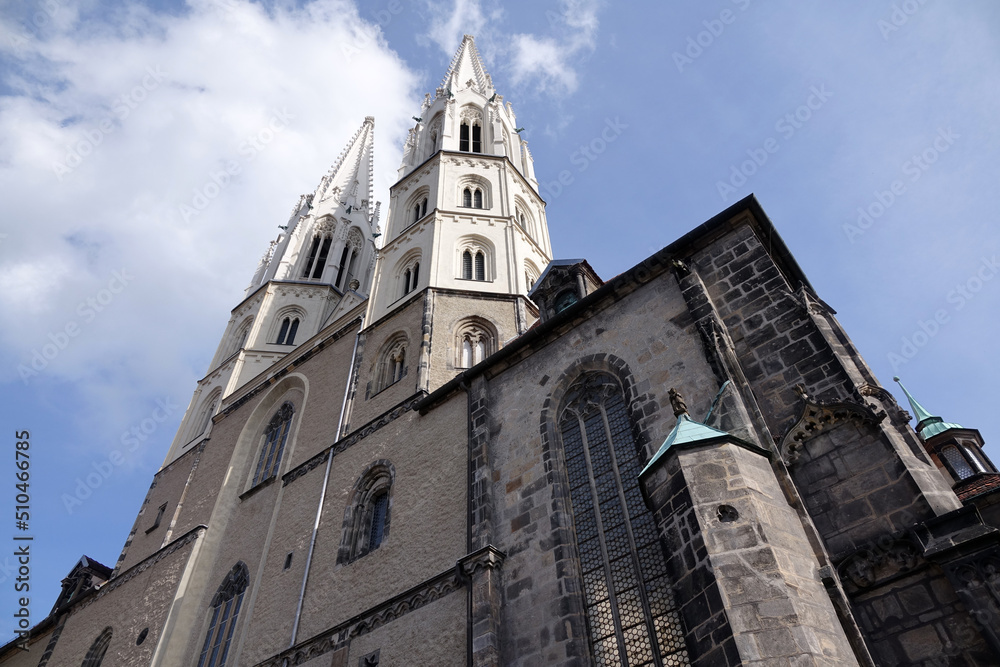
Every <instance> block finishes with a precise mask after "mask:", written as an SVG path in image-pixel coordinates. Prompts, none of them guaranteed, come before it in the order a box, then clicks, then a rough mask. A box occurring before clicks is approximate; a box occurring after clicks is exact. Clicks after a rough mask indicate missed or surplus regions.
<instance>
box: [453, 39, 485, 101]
mask: <svg viewBox="0 0 1000 667" xmlns="http://www.w3.org/2000/svg"><path fill="white" fill-rule="evenodd" d="M469 81H472V82H473V85H474V86H475V87H476V88H478V90H479V92H480V93H481V94H483V95H488V94H489V93H490V92H492V91H493V79H492V77H490V75H489V73H487V71H486V68H485V67H483V61H482V58H480V56H479V50H478V49H477V48H476V41H475V38H474V37H473V36H472V35H465V36H464V37H463V38H462V44H461V45H460V46H459V47H458V51H456V52H455V56H454V57H453V58H452V59H451V65H449V66H448V72H447V73H446V74H445V75H444V79H443V80H442V81H441V87H442V88H444V89H446V90H452V91H455V90H460V89H461V88H464V87H465V84H466V83H467V82H469Z"/></svg>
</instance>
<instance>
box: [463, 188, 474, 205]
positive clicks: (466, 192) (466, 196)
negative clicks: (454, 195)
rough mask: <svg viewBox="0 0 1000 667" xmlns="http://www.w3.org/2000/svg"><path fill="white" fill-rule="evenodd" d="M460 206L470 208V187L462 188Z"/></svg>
mask: <svg viewBox="0 0 1000 667" xmlns="http://www.w3.org/2000/svg"><path fill="white" fill-rule="evenodd" d="M462 206H464V207H466V208H472V189H471V188H465V189H464V190H462Z"/></svg>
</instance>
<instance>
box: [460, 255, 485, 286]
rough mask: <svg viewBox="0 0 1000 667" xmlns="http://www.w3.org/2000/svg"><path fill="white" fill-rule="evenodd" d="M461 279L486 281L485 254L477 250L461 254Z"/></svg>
mask: <svg viewBox="0 0 1000 667" xmlns="http://www.w3.org/2000/svg"><path fill="white" fill-rule="evenodd" d="M462 278H464V279H465V280H486V254H485V253H484V252H483V251H482V250H477V251H476V253H475V254H473V253H472V251H471V250H465V251H463V252H462Z"/></svg>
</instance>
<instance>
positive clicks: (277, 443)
mask: <svg viewBox="0 0 1000 667" xmlns="http://www.w3.org/2000/svg"><path fill="white" fill-rule="evenodd" d="M294 413H295V408H294V407H292V404H291V403H285V404H284V405H282V406H281V408H279V409H278V411H277V412H276V413H274V416H273V417H271V421H270V422H268V424H267V429H265V430H264V444H263V446H262V447H261V449H260V457H259V458H258V459H257V468H256V470H255V471H254V474H253V486H257V485H258V484H260V483H261V482H263V481H265V480H267V479H270V478H271V477H273V476H275V475H277V474H278V470H279V468H280V466H281V455H282V454H283V453H284V451H285V443H286V442H287V440H288V431H289V430H291V428H292V415H293V414H294Z"/></svg>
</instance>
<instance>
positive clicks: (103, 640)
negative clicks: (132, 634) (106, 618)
mask: <svg viewBox="0 0 1000 667" xmlns="http://www.w3.org/2000/svg"><path fill="white" fill-rule="evenodd" d="M111 634H112V631H111V628H110V627H107V628H104V630H103V631H102V632H101V634H99V635H98V636H97V639H95V640H94V643H93V644H91V645H90V650H88V651H87V655H86V656H84V658H83V664H82V667H101V663H102V662H103V661H104V655H105V654H106V653H107V652H108V647H109V646H110V645H111Z"/></svg>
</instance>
